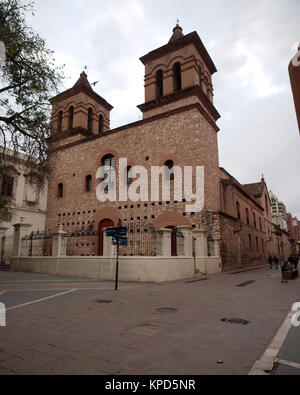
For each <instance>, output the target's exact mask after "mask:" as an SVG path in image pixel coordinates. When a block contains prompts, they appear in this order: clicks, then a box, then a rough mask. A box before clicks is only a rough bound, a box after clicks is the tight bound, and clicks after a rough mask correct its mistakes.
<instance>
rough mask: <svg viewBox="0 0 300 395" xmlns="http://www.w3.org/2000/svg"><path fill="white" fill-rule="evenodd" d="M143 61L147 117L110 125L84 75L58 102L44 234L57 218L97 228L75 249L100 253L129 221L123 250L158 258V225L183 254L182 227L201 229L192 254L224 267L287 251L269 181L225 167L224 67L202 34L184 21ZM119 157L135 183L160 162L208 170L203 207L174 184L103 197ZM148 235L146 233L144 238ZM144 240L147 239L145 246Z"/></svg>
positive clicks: (106, 108)
mask: <svg viewBox="0 0 300 395" xmlns="http://www.w3.org/2000/svg"><path fill="white" fill-rule="evenodd" d="M140 60H141V61H142V63H143V64H144V65H145V103H144V104H142V105H139V106H138V107H139V109H140V110H141V112H142V113H143V119H142V120H141V121H138V122H135V123H131V124H128V125H124V126H122V127H119V128H117V129H113V130H111V129H110V111H111V110H112V108H113V107H112V106H111V105H110V104H109V103H108V102H107V101H106V100H105V99H103V98H102V97H101V96H99V95H98V94H97V93H95V92H94V91H93V89H92V87H91V85H90V83H89V82H88V79H87V75H86V74H85V73H84V72H83V73H82V74H81V75H80V78H79V80H78V81H77V83H76V84H75V85H74V86H73V87H72V88H71V89H69V90H67V91H65V92H63V93H61V94H59V95H58V96H56V97H55V98H53V99H51V104H52V107H53V110H52V130H53V133H52V136H51V137H50V139H49V141H48V144H49V149H50V153H51V164H52V176H51V180H50V182H49V192H48V214H47V221H46V232H55V231H57V228H58V226H59V225H63V229H64V231H65V232H68V234H71V235H72V233H73V232H74V233H76V232H78V230H79V229H81V230H91V231H94V232H96V233H95V237H94V238H93V241H92V242H86V243H79V242H77V243H75V244H74V245H73V247H72V248H73V250H72V255H76V256H81V255H100V256H101V255H103V254H104V253H105V252H104V246H103V237H104V232H103V230H104V229H105V228H107V227H111V226H116V225H117V223H118V221H119V220H121V222H122V225H123V226H128V228H129V229H132V230H131V232H132V235H129V236H130V237H131V238H130V239H129V246H128V247H127V248H126V249H124V251H123V252H124V254H125V255H145V256H155V255H157V246H156V237H157V236H156V233H155V232H156V231H159V230H161V229H169V230H170V231H171V239H170V242H171V253H172V256H174V257H175V256H178V255H181V253H180V248H181V247H180V245H181V241H180V240H181V238H180V236H181V237H182V232H181V230H183V229H185V230H187V229H189V230H190V232H197V231H199V232H202V234H205V238H204V240H205V244H206V245H205V247H204V248H203V250H202V251H199V250H195V248H196V247H195V245H194V244H193V250H194V251H193V253H194V256H202V257H203V256H208V257H213V256H217V257H221V258H222V268H223V270H229V269H232V268H238V267H242V266H248V265H260V264H264V263H266V259H267V257H268V255H269V254H272V255H275V254H276V255H282V254H285V255H288V254H289V253H290V243H289V240H288V235H287V234H286V233H285V232H280V233H278V231H277V233H276V229H275V227H274V225H273V224H272V216H271V208H270V200H269V195H268V192H267V186H266V183H265V180H264V179H262V180H261V182H259V183H257V184H249V185H241V184H240V183H239V182H238V181H237V180H236V179H235V178H234V177H232V176H231V175H230V174H229V173H228V172H226V170H224V169H222V168H220V166H219V156H218V132H219V128H218V126H217V124H216V122H217V120H218V119H219V117H220V115H219V113H218V111H217V110H216V108H215V107H214V101H213V96H214V94H213V84H212V76H213V74H214V73H215V72H216V71H217V70H216V67H215V65H214V63H213V61H212V59H211V58H210V56H209V54H208V52H207V50H206V49H205V47H204V45H203V43H202V41H201V39H200V37H199V36H198V34H197V33H196V32H193V33H190V34H187V35H184V34H183V32H182V29H181V27H180V26H178V25H177V26H176V27H175V28H174V30H173V35H172V37H171V39H170V41H169V43H168V44H166V45H165V46H163V47H161V48H158V49H156V50H154V51H152V52H150V53H148V54H147V55H145V56H143V57H142V58H141V59H140ZM120 158H127V161H128V167H127V168H126V171H127V174H126V180H127V184H128V188H129V187H130V186H131V185H132V184H133V182H134V181H135V179H134V177H132V174H131V171H132V168H134V166H143V167H144V168H145V169H147V171H148V173H149V174H151V167H152V166H165V168H167V169H169V173H168V174H169V176H168V177H170V183H171V185H172V182H173V177H172V169H173V168H174V167H175V166H178V167H180V168H184V166H193V167H194V168H195V167H196V166H201V167H204V206H203V208H202V210H201V212H186V204H187V199H186V197H185V196H183V198H182V199H181V200H180V201H179V200H175V196H174V191H173V190H171V196H170V199H169V200H168V201H163V200H162V199H161V201H152V200H151V199H149V200H148V201H138V202H133V201H130V200H128V201H120V200H118V199H117V201H115V202H113V201H107V202H100V201H99V200H98V199H97V195H96V189H97V187H98V185H99V183H100V181H101V180H99V179H96V173H97V170H98V169H99V168H100V167H101V166H104V169H105V168H110V169H112V168H113V169H114V170H115V171H116V173H118V170H119V169H118V166H119V159H120ZM105 177H107V179H109V180H108V181H109V182H110V184H109V183H108V189H109V185H111V184H113V183H116V187H117V188H116V189H117V191H118V188H119V185H118V183H119V181H118V179H117V178H115V177H114V176H112V174H110V172H109V171H108V174H106V175H105ZM102 181H103V180H102ZM148 188H149V190H150V189H151V186H150V184H149V185H148ZM143 232H145V233H147V237H148V238H144V239H142V235H141V233H143ZM135 233H138V234H137V235H134V234H135ZM149 233H150V235H149ZM191 234H192V233H191ZM193 234H194V233H193ZM151 235H152V236H151ZM144 236H145V235H144ZM143 240H148V244H149V245H148V246H147V248H144V249H143V248H142V246H141V244H143V243H146V242H145V241H143Z"/></svg>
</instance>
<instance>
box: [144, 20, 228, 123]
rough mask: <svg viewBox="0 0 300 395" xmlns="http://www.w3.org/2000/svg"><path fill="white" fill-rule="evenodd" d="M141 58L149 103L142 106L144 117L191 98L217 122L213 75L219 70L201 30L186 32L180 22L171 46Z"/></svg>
mask: <svg viewBox="0 0 300 395" xmlns="http://www.w3.org/2000/svg"><path fill="white" fill-rule="evenodd" d="M140 60H141V61H142V63H143V64H144V65H145V103H144V104H142V105H140V106H139V109H140V110H141V111H142V112H143V114H144V119H145V118H148V117H151V116H152V115H153V114H156V113H158V112H164V111H168V109H170V108H171V109H174V108H180V107H181V106H182V105H183V100H184V99H187V98H188V99H189V102H190V103H198V104H199V106H200V107H201V110H202V111H203V112H204V113H205V116H206V117H208V119H209V121H210V122H212V123H214V124H215V122H216V121H217V119H218V118H219V117H220V115H219V114H218V112H217V111H216V109H215V107H214V105H213V96H214V94H213V84H212V75H213V74H214V73H215V72H216V71H217V69H216V67H215V65H214V63H213V61H212V59H211V57H210V56H209V54H208V52H207V50H206V48H205V47H204V45H203V43H202V41H201V39H200V37H199V35H198V34H197V32H192V33H189V34H187V35H184V34H183V30H182V28H181V27H180V26H179V25H178V24H177V25H176V26H175V28H174V29H173V34H172V36H171V38H170V40H169V42H168V44H167V45H164V46H162V47H160V48H158V49H156V50H154V51H152V52H150V53H148V54H147V55H145V56H143V57H142V58H141V59H140ZM185 103H186V100H185Z"/></svg>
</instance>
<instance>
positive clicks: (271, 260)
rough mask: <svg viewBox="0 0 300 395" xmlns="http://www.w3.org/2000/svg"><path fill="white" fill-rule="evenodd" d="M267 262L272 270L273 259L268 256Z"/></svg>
mask: <svg viewBox="0 0 300 395" xmlns="http://www.w3.org/2000/svg"><path fill="white" fill-rule="evenodd" d="M268 262H269V265H270V269H271V270H272V269H273V258H272V257H271V255H270V256H269V259H268Z"/></svg>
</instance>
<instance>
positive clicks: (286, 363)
mask: <svg viewBox="0 0 300 395" xmlns="http://www.w3.org/2000/svg"><path fill="white" fill-rule="evenodd" d="M275 362H277V363H279V364H280V365H284V366H290V367H291V368H295V369H300V364H299V363H296V362H289V361H285V360H284V359H278V360H275Z"/></svg>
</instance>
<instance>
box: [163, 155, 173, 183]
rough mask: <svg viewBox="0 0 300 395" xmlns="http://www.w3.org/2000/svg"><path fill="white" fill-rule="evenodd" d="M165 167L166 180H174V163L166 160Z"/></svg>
mask: <svg viewBox="0 0 300 395" xmlns="http://www.w3.org/2000/svg"><path fill="white" fill-rule="evenodd" d="M165 166H166V167H167V168H168V169H167V174H166V178H167V180H170V181H172V180H174V162H173V161H172V160H168V161H167V162H166V163H165Z"/></svg>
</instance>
